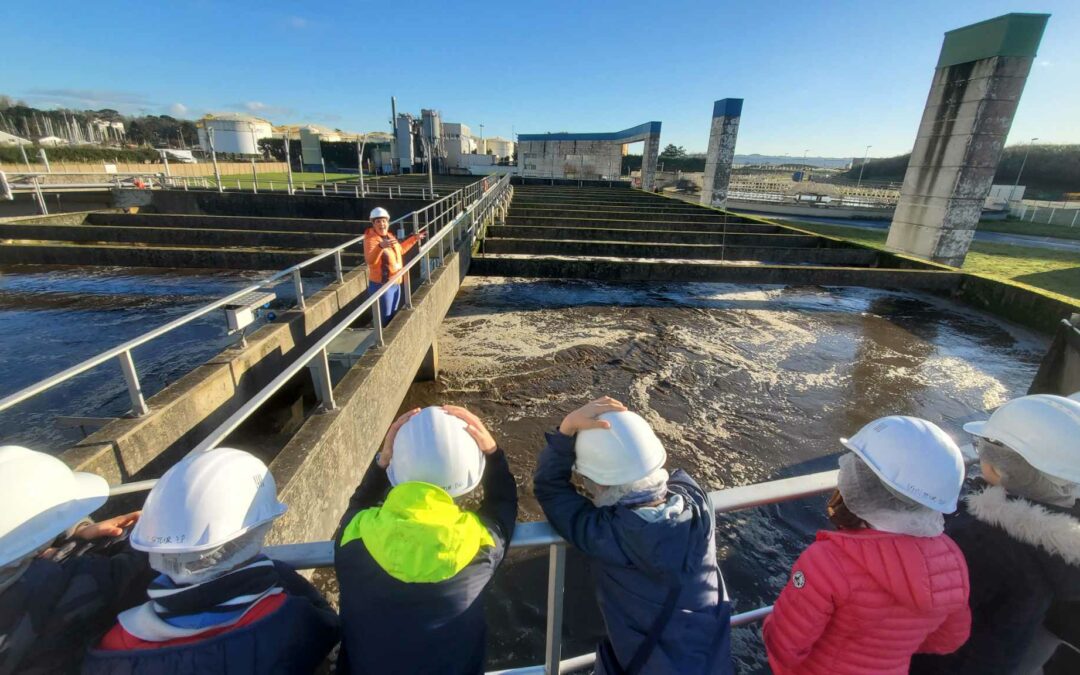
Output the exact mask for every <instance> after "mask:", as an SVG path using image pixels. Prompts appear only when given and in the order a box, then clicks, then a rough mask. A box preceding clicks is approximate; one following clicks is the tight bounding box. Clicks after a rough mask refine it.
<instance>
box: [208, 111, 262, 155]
mask: <svg viewBox="0 0 1080 675" xmlns="http://www.w3.org/2000/svg"><path fill="white" fill-rule="evenodd" d="M195 126H196V127H197V128H198V130H199V147H201V148H202V149H203V150H205V151H206V152H209V151H210V140H209V138H208V137H207V130H208V129H213V130H214V150H215V151H217V152H220V153H226V154H233V155H260V154H262V153H261V152H260V151H259V146H258V142H259V141H260V140H261V139H263V138H272V137H273V135H274V127H273V126H272V125H271V124H270V123H269V122H267V121H266V120H264V119H262V118H259V117H255V116H253V115H244V114H242V113H223V114H220V115H213V114H211V115H206V116H205V117H203V118H202V119H201V120H199V121H198V122H196V124H195Z"/></svg>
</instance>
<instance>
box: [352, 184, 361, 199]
mask: <svg viewBox="0 0 1080 675" xmlns="http://www.w3.org/2000/svg"><path fill="white" fill-rule="evenodd" d="M353 193H354V194H355V195H356V198H357V199H360V187H359V186H353Z"/></svg>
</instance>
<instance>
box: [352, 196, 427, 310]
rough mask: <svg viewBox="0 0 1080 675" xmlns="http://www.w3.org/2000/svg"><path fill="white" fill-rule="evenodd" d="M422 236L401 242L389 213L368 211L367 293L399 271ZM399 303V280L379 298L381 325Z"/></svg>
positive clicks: (366, 233) (380, 286) (365, 236)
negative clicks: (407, 255)
mask: <svg viewBox="0 0 1080 675" xmlns="http://www.w3.org/2000/svg"><path fill="white" fill-rule="evenodd" d="M422 239H423V232H417V233H416V234H413V235H412V236H410V237H407V238H406V239H405V241H400V242H399V241H398V240H397V237H395V236H394V233H393V232H391V231H390V212H389V211H387V210H386V209H384V208H382V207H381V206H379V207H376V208H374V209H372V211H371V227H369V228H367V229H366V230H365V231H364V260H365V261H366V262H367V268H368V269H367V272H368V294H369V295H371V294H373V293H374V292H375V291H377V290H379V289H380V288H382V287H383V284H385V283H387V282H388V281H390V277H392V276H394V275H395V274H396V273H397V272H398V271H400V270H401V267H402V265H403V264H404V261H405V254H406V253H408V252H409V251H410V250H412V248H413V247H414V246H416V245H417V244H418V243H420V241H421V240H422ZM400 305H401V281H400V280H398V281H397V282H395V283H394V286H393V288H390V289H389V290H387V292H386V293H385V294H383V296H382V297H381V298H379V314H380V315H381V316H382V323H383V325H384V326H385V325H386V324H387V323H389V322H390V319H392V318H394V314H395V313H396V312H397V311H398V307H399V306H400Z"/></svg>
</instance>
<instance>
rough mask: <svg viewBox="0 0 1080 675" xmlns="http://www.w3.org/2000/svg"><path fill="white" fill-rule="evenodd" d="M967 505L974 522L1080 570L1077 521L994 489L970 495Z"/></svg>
mask: <svg viewBox="0 0 1080 675" xmlns="http://www.w3.org/2000/svg"><path fill="white" fill-rule="evenodd" d="M966 502H967V509H968V512H969V513H970V514H971V515H972V516H973V517H974V518H976V519H977V520H980V521H982V522H984V523H987V524H989V525H993V526H995V527H999V528H1001V529H1003V530H1005V532H1006V533H1007V534H1008V535H1009V536H1010V537H1012V538H1013V539H1016V540H1017V541H1021V542H1023V543H1025V544H1029V545H1031V546H1035V547H1038V548H1041V549H1042V550H1043V551H1045V552H1047V553H1049V554H1050V555H1057V556H1060V557H1061V558H1062V559H1064V560H1065V562H1067V563H1068V564H1070V565H1073V566H1076V567H1080V520H1078V519H1077V518H1075V517H1074V516H1072V515H1070V514H1068V513H1062V512H1059V511H1051V510H1049V509H1047V508H1046V507H1044V506H1040V505H1039V504H1035V503H1033V502H1030V501H1028V500H1026V499H1022V498H1019V497H1011V498H1010V497H1009V494H1008V493H1007V492H1005V489H1004V488H1001V487H997V486H991V487H988V488H986V489H985V490H983V491H981V492H973V493H971V494H970V495H968V496H967V498H966Z"/></svg>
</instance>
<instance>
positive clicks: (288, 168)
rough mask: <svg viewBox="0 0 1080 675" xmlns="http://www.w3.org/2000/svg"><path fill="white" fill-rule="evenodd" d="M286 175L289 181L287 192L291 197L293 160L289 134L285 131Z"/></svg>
mask: <svg viewBox="0 0 1080 675" xmlns="http://www.w3.org/2000/svg"><path fill="white" fill-rule="evenodd" d="M285 174H286V176H287V177H288V181H289V185H288V189H287V190H286V191H287V192H288V193H289V194H290V195H291V194H292V193H293V178H292V159H291V158H290V157H289V132H288V131H287V130H286V131H285Z"/></svg>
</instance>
